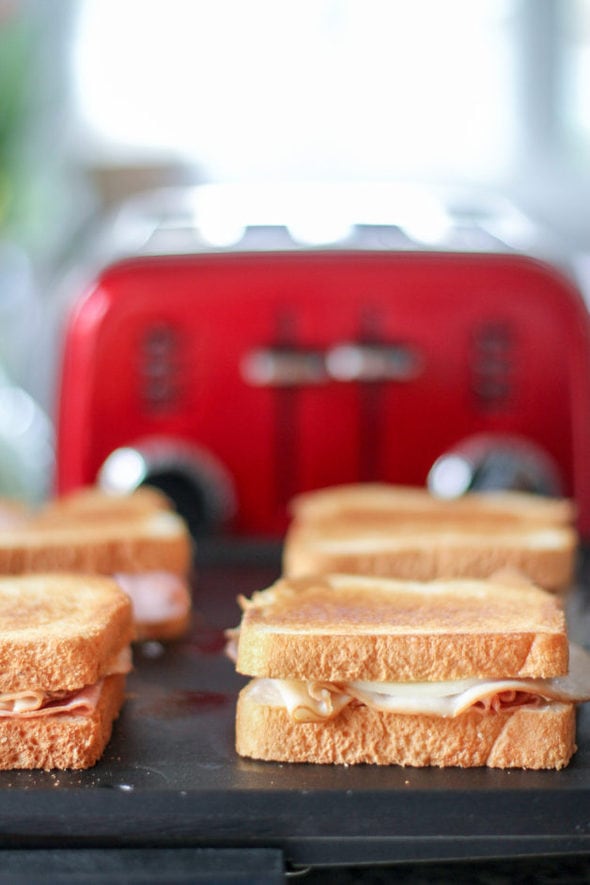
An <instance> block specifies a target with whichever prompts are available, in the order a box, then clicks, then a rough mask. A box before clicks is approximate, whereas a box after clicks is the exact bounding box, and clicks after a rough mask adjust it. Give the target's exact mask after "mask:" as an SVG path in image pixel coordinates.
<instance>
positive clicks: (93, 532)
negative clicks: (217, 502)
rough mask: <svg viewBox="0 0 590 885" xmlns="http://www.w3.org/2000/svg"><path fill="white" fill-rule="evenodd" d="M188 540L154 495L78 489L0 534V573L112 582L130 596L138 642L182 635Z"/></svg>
mask: <svg viewBox="0 0 590 885" xmlns="http://www.w3.org/2000/svg"><path fill="white" fill-rule="evenodd" d="M191 563H192V541H191V537H190V533H189V531H188V528H187V526H186V524H185V522H184V520H183V519H182V518H181V517H180V516H179V515H178V514H177V513H175V512H173V510H172V508H171V507H170V505H169V503H168V500H167V499H166V498H165V497H164V496H163V495H162V494H161V493H160V492H158V491H157V490H156V489H140V490H138V491H137V492H135V493H134V494H131V495H121V496H117V495H108V494H106V493H104V492H101V491H99V490H98V489H95V488H88V489H82V490H80V491H78V492H76V493H72V494H71V495H69V496H67V497H64V498H60V499H56V500H55V501H51V502H50V503H49V504H47V505H46V506H45V507H43V508H42V509H41V510H40V511H38V512H36V513H32V514H29V515H28V517H27V518H26V519H24V520H20V521H17V522H15V523H13V524H12V525H5V526H4V528H2V530H1V531H0V575H22V574H31V573H37V572H54V571H59V572H65V571H67V572H72V573H77V574H86V575H88V574H96V575H108V576H113V577H114V578H115V579H116V580H117V582H118V583H119V584H120V586H121V587H122V589H123V590H124V591H125V592H126V593H127V594H128V595H129V596H130V598H131V600H132V605H133V616H134V621H135V628H136V635H137V638H138V639H159V640H160V639H161V640H167V639H173V638H176V637H178V636H180V635H182V633H184V631H185V630H186V629H187V626H188V623H189V620H190V612H191V596H190V591H189V577H190V568H191Z"/></svg>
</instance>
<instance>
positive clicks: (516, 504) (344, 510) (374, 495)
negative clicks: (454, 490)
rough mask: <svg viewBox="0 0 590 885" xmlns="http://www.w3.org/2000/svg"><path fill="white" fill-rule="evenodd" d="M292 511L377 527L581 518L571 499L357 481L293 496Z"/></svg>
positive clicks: (304, 519)
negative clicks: (442, 492)
mask: <svg viewBox="0 0 590 885" xmlns="http://www.w3.org/2000/svg"><path fill="white" fill-rule="evenodd" d="M290 510H291V513H292V515H293V516H294V517H295V519H296V520H297V521H298V522H301V523H305V524H306V525H311V524H319V523H320V522H324V521H326V522H331V521H332V520H333V519H335V518H336V519H346V520H351V521H359V520H362V521H370V522H371V523H372V524H374V525H378V524H383V523H388V522H391V523H396V522H398V521H401V520H407V519H412V520H417V521H419V520H422V519H424V520H427V521H429V520H433V519H434V520H437V519H438V520H441V521H442V520H444V521H445V522H448V521H453V520H457V521H458V522H465V521H468V522H470V521H472V520H473V519H477V520H478V521H479V522H480V523H482V524H483V523H490V524H493V523H496V524H498V523H499V524H501V525H506V524H507V523H518V522H529V523H540V524H543V525H570V524H571V523H572V522H573V521H574V519H575V517H576V508H575V505H574V503H573V501H571V500H569V499H567V498H548V497H542V496H539V495H533V494H529V493H527V492H517V491H498V492H491V491H490V492H469V493H468V494H465V495H462V496H461V497H459V498H453V499H451V500H448V499H442V498H437V497H435V496H434V495H431V494H430V492H429V491H428V490H427V489H426V488H423V487H418V486H402V485H390V484H387V483H352V484H349V485H338V486H331V487H328V488H324V489H318V490H316V491H313V492H306V493H304V494H301V495H298V496H297V497H295V498H294V499H293V501H292V502H291V507H290Z"/></svg>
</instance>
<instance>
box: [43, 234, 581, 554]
mask: <svg viewBox="0 0 590 885" xmlns="http://www.w3.org/2000/svg"><path fill="white" fill-rule="evenodd" d="M353 233H354V236H351V235H348V236H346V235H345V236H344V237H342V238H341V239H340V241H339V242H338V243H337V244H336V245H334V244H331V245H330V246H326V245H319V246H318V245H316V246H310V245H309V244H302V243H301V242H299V243H297V242H296V241H295V240H294V239H293V237H292V236H291V235H290V234H289V230H288V228H286V227H281V226H277V225H274V226H272V229H271V226H266V227H265V226H264V225H262V224H259V225H252V226H250V227H244V228H243V230H242V231H241V239H240V241H239V242H238V243H237V244H233V245H231V246H227V245H226V246H211V245H209V247H206V244H204V243H203V242H202V241H198V240H195V241H194V242H191V244H190V247H189V248H186V247H185V248H183V249H181V250H178V249H176V250H174V249H170V248H166V249H164V250H162V249H159V250H156V249H151V250H149V251H148V250H145V251H143V252H140V251H137V253H135V254H131V255H127V256H126V257H122V258H120V259H117V260H113V261H111V262H106V263H105V264H104V265H103V266H102V268H100V269H99V270H98V271H97V273H96V275H95V276H94V278H93V279H92V281H91V284H90V285H89V286H88V287H87V289H86V291H84V292H80V293H78V295H77V297H76V299H75V301H74V302H73V304H72V305H71V309H70V310H69V312H68V316H67V322H66V329H65V334H64V337H63V342H62V345H63V352H62V362H61V373H60V377H59V385H58V392H59V416H58V420H57V478H56V482H57V491H58V492H66V491H69V490H71V489H74V488H75V487H77V486H80V485H82V484H85V483H91V482H95V481H98V482H100V483H102V484H103V485H105V486H108V487H111V488H130V487H133V486H134V485H137V484H140V483H142V482H147V481H149V482H153V483H155V484H156V485H160V486H161V487H163V488H164V489H165V490H166V491H168V493H169V494H171V495H172V497H174V498H175V499H176V501H177V503H178V505H179V508H180V509H181V510H182V511H183V512H184V514H185V516H186V517H187V518H188V519H189V521H190V522H191V525H192V526H193V529H194V530H195V531H196V532H197V533H199V532H206V531H215V532H217V531H223V532H230V533H232V534H235V535H237V536H268V537H273V536H278V535H280V534H281V533H282V532H283V531H284V529H285V526H286V521H287V505H288V502H289V500H290V499H291V498H292V496H293V495H295V494H296V493H298V492H301V491H304V490H309V489H313V488H318V487H322V486H326V485H331V484H335V483H344V482H357V481H370V480H371V481H376V480H378V481H387V482H392V483H404V484H413V485H425V484H429V485H431V487H433V488H434V489H435V490H436V491H439V492H441V493H451V494H455V493H457V491H461V490H463V489H464V488H467V487H485V486H486V485H488V486H494V485H495V486H506V487H509V486H513V487H519V488H530V489H532V490H536V491H541V492H548V493H555V494H564V495H571V496H574V497H575V499H576V501H577V504H578V508H579V524H580V530H581V531H582V533H585V534H589V533H590V458H589V457H588V453H589V452H590V334H589V320H588V315H587V310H586V306H585V304H584V302H583V300H582V298H581V297H580V295H579V293H578V291H577V289H576V288H575V287H574V286H573V285H572V283H571V282H570V281H569V279H568V278H567V277H566V276H565V275H564V274H562V273H561V272H559V271H558V270H557V269H556V268H555V267H554V266H553V265H552V264H550V263H546V262H543V261H539V260H538V258H533V257H531V256H530V255H526V254H523V253H522V252H520V251H512V250H509V249H504V248H496V245H497V244H494V245H493V247H488V245H487V244H485V243H484V244H483V245H482V244H481V243H480V241H474V240H473V238H472V239H471V240H469V242H468V247H467V248H466V247H465V242H466V240H465V236H464V230H463V234H462V237H461V238H459V239H456V241H455V242H454V243H453V242H452V241H451V244H450V246H448V245H445V246H444V247H440V245H436V244H435V245H434V246H432V245H431V246H430V247H428V248H425V247H424V244H421V246H420V247H419V248H418V247H417V246H416V243H415V242H412V241H411V239H410V237H409V235H408V234H407V232H406V233H405V232H404V230H403V228H402V226H400V225H395V224H384V223H382V222H380V223H379V224H378V225H373V226H372V227H371V226H370V225H368V224H367V225H362V224H359V225H357V227H356V229H355V230H354V231H353ZM363 238H364V239H363ZM269 244H270V245H269ZM458 464H459V465H462V466H461V469H458V468H457V465H458Z"/></svg>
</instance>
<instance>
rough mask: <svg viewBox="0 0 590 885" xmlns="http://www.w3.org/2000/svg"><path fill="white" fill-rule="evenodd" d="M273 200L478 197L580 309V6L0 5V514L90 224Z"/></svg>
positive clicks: (588, 35)
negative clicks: (138, 207) (560, 263)
mask: <svg viewBox="0 0 590 885" xmlns="http://www.w3.org/2000/svg"><path fill="white" fill-rule="evenodd" d="M284 181H289V182H293V181H295V182H297V181H302V182H303V181H306V182H309V181H322V182H326V181H328V182H330V181H339V182H341V181H346V182H351V181H352V182H382V181H386V182H406V181H414V182H420V183H423V184H426V185H428V184H433V185H445V186H447V185H453V186H454V185H459V186H468V187H470V188H481V189H485V190H486V191H492V192H494V193H498V194H500V195H502V197H505V198H507V199H509V200H510V201H512V202H513V203H514V204H515V205H517V206H518V207H519V209H521V210H523V211H524V213H526V215H528V216H529V217H530V218H531V219H532V220H533V221H534V222H535V223H538V224H539V225H542V226H543V227H544V228H546V229H547V230H549V231H550V232H551V236H552V237H553V238H554V241H555V242H557V243H559V249H560V250H561V252H562V253H563V254H564V255H565V256H567V260H568V262H569V263H570V265H571V267H572V268H573V270H574V273H575V274H576V276H577V279H578V281H579V283H580V286H581V288H582V290H583V292H584V293H585V294H586V295H588V294H590V209H589V208H588V207H590V0H478V2H475V3H474V2H470V0H444V2H440V0H249V2H247V3H243V2H240V0H150V2H149V3H146V2H141V0H0V494H1V495H15V496H17V497H24V498H26V499H29V500H37V499H39V498H40V497H43V496H44V495H45V494H47V490H48V483H49V482H50V476H51V464H52V457H53V455H52V433H53V421H52V418H53V416H52V408H53V406H52V403H51V398H50V396H49V394H48V390H49V388H50V384H48V378H47V371H46V369H45V368H44V362H43V359H42V346H45V345H42V344H41V342H43V340H44V332H46V328H47V323H48V317H51V313H52V309H53V308H52V303H53V299H54V298H55V297H56V295H55V293H56V291H57V290H58V289H59V287H60V280H61V279H62V277H63V275H64V273H65V272H66V271H65V269H66V268H70V267H71V266H72V264H75V262H76V259H77V256H78V254H81V251H82V243H83V242H84V241H87V240H88V238H89V237H90V238H91V237H92V231H93V230H94V225H95V224H96V221H97V219H98V218H100V217H102V216H104V214H105V212H108V211H109V210H111V209H112V208H113V207H115V206H117V205H119V204H121V203H122V202H123V201H125V200H126V199H127V198H128V197H130V196H131V195H133V194H137V193H139V192H142V191H146V190H150V189H152V188H156V187H162V186H168V185H185V184H186V185H194V184H202V183H236V182H237V183H249V184H254V185H256V184H257V183H265V184H268V183H272V182H284ZM50 380H51V379H49V381H50Z"/></svg>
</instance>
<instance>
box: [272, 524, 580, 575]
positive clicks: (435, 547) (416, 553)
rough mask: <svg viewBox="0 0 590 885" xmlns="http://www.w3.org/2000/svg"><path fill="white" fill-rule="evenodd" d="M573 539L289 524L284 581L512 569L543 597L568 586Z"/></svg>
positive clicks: (534, 533) (549, 533)
mask: <svg viewBox="0 0 590 885" xmlns="http://www.w3.org/2000/svg"><path fill="white" fill-rule="evenodd" d="M577 541H578V539H577V535H576V533H575V532H574V531H573V529H570V528H567V527H555V528H552V529H550V530H547V529H542V530H538V529H536V528H534V529H530V528H528V529H524V528H518V529H517V528H514V527H511V528H509V529H508V530H501V529H499V528H498V527H494V528H493V529H486V530H485V531H482V529H481V527H480V526H473V525H471V526H467V525H465V526H461V527H457V526H456V527H455V530H452V528H451V529H450V527H449V526H448V525H445V527H444V528H443V527H442V526H441V527H438V528H436V527H433V526H432V525H430V526H428V525H426V524H424V525H414V526H410V525H408V524H405V525H404V526H403V528H402V527H398V528H397V529H392V530H391V531H390V532H389V536H388V535H387V534H385V533H384V530H383V528H382V527H381V528H380V529H379V530H378V531H377V530H373V529H372V528H371V527H370V526H367V525H365V524H360V523H359V524H358V525H357V526H353V525H351V524H343V523H334V524H331V525H330V526H329V527H328V526H322V527H319V528H313V527H312V528H302V527H300V526H297V525H294V526H292V527H291V529H290V530H289V531H288V533H287V537H286V540H285V546H284V554H283V570H284V573H285V574H286V575H289V576H293V577H297V576H301V575H306V574H321V573H324V572H349V573H353V574H367V575H379V576H383V577H395V578H406V579H412V580H418V581H430V580H433V579H434V578H461V577H474V578H487V577H489V576H490V575H493V574H494V572H497V571H498V570H499V569H502V568H513V569H516V570H518V571H520V572H521V573H522V574H524V575H526V576H527V577H528V578H529V579H530V580H531V581H533V582H534V583H536V584H538V585H539V586H541V587H544V588H545V589H547V590H552V591H560V590H563V589H565V588H567V587H568V586H569V585H570V584H571V581H572V578H573V573H574V567H575V555H576V549H577Z"/></svg>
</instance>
